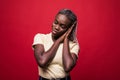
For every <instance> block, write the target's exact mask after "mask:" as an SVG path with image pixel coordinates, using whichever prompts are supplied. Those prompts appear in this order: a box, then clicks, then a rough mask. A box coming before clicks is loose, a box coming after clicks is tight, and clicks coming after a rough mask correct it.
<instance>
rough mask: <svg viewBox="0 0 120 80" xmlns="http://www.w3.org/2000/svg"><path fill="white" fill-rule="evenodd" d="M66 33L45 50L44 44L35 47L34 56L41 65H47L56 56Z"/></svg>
mask: <svg viewBox="0 0 120 80" xmlns="http://www.w3.org/2000/svg"><path fill="white" fill-rule="evenodd" d="M65 35H66V34H63V35H62V36H61V37H60V38H58V39H57V40H56V41H55V42H54V44H53V45H52V46H51V48H50V49H49V50H48V51H46V52H45V50H44V46H43V45H42V44H37V45H35V46H33V47H34V56H35V59H36V61H37V63H38V65H39V66H40V67H46V66H47V65H48V64H49V63H50V62H51V61H52V59H53V58H54V56H55V54H56V52H57V49H58V47H59V45H60V43H61V42H63V40H64V37H65Z"/></svg>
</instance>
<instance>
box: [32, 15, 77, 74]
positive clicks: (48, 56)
mask: <svg viewBox="0 0 120 80" xmlns="http://www.w3.org/2000/svg"><path fill="white" fill-rule="evenodd" d="M70 23H71V21H70V20H69V19H68V18H67V17H66V16H65V15H63V14H58V15H57V16H56V18H55V21H54V22H53V25H52V39H53V41H54V43H53V45H52V46H51V48H50V49H49V50H48V51H46V52H45V49H44V46H43V45H42V44H37V45H35V46H34V56H35V59H36V61H37V63H38V65H39V66H40V67H42V68H45V67H47V66H49V63H50V62H51V61H52V60H53V58H54V57H55V55H56V52H57V49H58V47H59V45H60V44H61V43H63V53H62V54H63V55H62V58H63V66H64V70H65V71H66V72H69V71H71V70H72V68H73V67H74V66H75V63H76V61H77V56H76V54H74V53H72V54H71V53H70V49H69V36H70V33H71V31H72V30H73V27H74V24H75V23H74V24H73V25H72V26H71V27H70Z"/></svg>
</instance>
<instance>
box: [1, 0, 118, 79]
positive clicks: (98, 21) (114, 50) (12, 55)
mask: <svg viewBox="0 0 120 80" xmlns="http://www.w3.org/2000/svg"><path fill="white" fill-rule="evenodd" d="M119 5H120V1H119V0H0V80H37V78H38V72H37V64H36V61H35V59H34V55H33V50H32V48H31V45H32V42H33V37H34V35H35V34H36V33H38V32H40V33H48V32H50V31H51V24H52V21H53V20H54V16H55V15H56V13H57V12H58V11H59V10H60V9H62V8H69V9H71V10H73V11H74V12H75V13H76V15H77V16H78V30H77V31H78V35H77V36H78V40H79V43H80V47H81V52H80V54H79V59H78V62H77V65H76V67H75V68H74V69H73V70H72V72H71V75H72V79H73V80H120V16H119V15H120V6H119Z"/></svg>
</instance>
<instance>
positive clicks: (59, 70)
mask: <svg viewBox="0 0 120 80" xmlns="http://www.w3.org/2000/svg"><path fill="white" fill-rule="evenodd" d="M53 43H54V42H53V40H52V34H51V33H49V34H40V33H38V34H36V35H35V37H34V42H33V45H36V44H43V46H44V49H45V51H47V50H48V49H49V48H50V47H51V46H52V45H53ZM69 46H70V52H71V53H75V54H76V55H77V56H78V53H79V44H78V43H75V42H72V41H69ZM62 49H63V43H61V44H60V45H59V47H58V50H57V52H56V55H55V57H54V59H53V60H52V61H51V63H50V64H49V66H48V67H47V68H45V69H43V68H41V67H39V66H38V72H39V75H40V76H42V77H44V78H49V79H50V78H63V77H65V76H67V75H68V74H69V73H66V72H65V71H64V68H63V62H62Z"/></svg>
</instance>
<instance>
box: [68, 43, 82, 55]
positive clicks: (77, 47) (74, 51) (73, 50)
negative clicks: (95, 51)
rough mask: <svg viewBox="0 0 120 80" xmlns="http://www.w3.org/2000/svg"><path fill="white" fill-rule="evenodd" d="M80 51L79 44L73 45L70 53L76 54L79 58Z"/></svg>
mask: <svg viewBox="0 0 120 80" xmlns="http://www.w3.org/2000/svg"><path fill="white" fill-rule="evenodd" d="M79 51H80V46H79V44H78V43H73V45H72V47H71V49H70V52H71V53H75V54H76V55H77V57H78V53H79Z"/></svg>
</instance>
